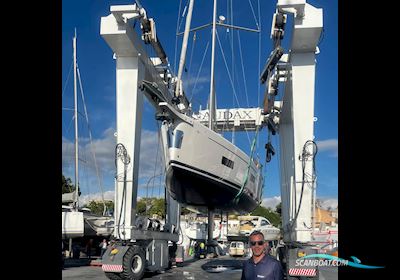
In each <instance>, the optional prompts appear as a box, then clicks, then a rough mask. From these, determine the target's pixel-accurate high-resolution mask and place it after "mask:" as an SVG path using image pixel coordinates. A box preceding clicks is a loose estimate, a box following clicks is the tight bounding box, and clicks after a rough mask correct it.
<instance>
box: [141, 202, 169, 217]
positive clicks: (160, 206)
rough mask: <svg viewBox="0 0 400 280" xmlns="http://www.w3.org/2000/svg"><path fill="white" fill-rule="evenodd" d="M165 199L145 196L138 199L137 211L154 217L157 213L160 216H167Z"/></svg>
mask: <svg viewBox="0 0 400 280" xmlns="http://www.w3.org/2000/svg"><path fill="white" fill-rule="evenodd" d="M164 204H165V199H164V198H156V197H148V198H147V197H143V198H141V199H139V200H138V202H137V205H136V213H137V214H139V215H146V216H149V217H152V216H153V215H157V216H158V217H159V218H161V219H164V218H165V205H164Z"/></svg>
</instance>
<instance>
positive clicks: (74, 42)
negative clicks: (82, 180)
mask: <svg viewBox="0 0 400 280" xmlns="http://www.w3.org/2000/svg"><path fill="white" fill-rule="evenodd" d="M72 45H73V49H74V118H75V196H74V200H75V201H74V208H75V209H77V208H78V196H79V180H78V178H79V177H78V95H77V81H76V29H75V36H74V38H73V39H72Z"/></svg>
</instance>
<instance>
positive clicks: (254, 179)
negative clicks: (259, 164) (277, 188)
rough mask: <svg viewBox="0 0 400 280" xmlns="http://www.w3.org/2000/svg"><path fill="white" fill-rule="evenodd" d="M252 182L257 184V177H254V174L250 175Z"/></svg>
mask: <svg viewBox="0 0 400 280" xmlns="http://www.w3.org/2000/svg"><path fill="white" fill-rule="evenodd" d="M250 181H251V182H252V183H255V182H256V177H254V175H253V174H250Z"/></svg>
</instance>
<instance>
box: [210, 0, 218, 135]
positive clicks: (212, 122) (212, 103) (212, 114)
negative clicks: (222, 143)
mask: <svg viewBox="0 0 400 280" xmlns="http://www.w3.org/2000/svg"><path fill="white" fill-rule="evenodd" d="M216 17H217V0H214V12H213V23H212V25H213V28H212V45H211V80H210V106H209V108H210V117H209V121H208V127H209V128H210V129H211V130H215V111H216V106H215V89H214V56H215V33H216V27H217V26H216Z"/></svg>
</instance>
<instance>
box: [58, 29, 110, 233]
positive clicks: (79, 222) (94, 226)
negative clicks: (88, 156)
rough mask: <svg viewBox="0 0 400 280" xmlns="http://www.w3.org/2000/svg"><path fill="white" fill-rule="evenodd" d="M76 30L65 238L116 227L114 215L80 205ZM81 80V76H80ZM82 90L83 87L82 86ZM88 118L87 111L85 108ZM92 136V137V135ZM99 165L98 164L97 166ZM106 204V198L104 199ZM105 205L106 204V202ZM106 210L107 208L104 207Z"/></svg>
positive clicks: (101, 231) (63, 230) (75, 37)
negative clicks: (71, 161)
mask: <svg viewBox="0 0 400 280" xmlns="http://www.w3.org/2000/svg"><path fill="white" fill-rule="evenodd" d="M76 39H77V36H76V31H75V36H74V38H73V54H74V55H73V59H74V61H73V62H74V120H75V139H74V141H75V145H74V147H75V157H74V159H75V186H76V187H75V190H74V191H73V192H70V193H65V194H63V195H62V203H70V205H69V206H67V205H63V206H62V236H63V238H75V237H83V236H110V235H111V233H112V231H113V229H114V218H113V217H112V216H107V215H104V214H105V213H104V212H105V211H104V212H103V215H96V214H93V213H91V212H90V209H88V208H82V207H79V176H78V175H79V165H78V164H79V159H78V148H79V144H78V139H79V138H78V103H77V102H78V98H77V74H78V77H79V70H78V68H77V61H76ZM79 80H80V77H79ZM81 91H82V88H81ZM85 113H86V118H87V112H86V108H85ZM87 121H88V119H87ZM90 138H91V137H90ZM96 167H97V166H96ZM103 204H104V199H103ZM104 207H105V204H104ZM104 210H105V208H104Z"/></svg>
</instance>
